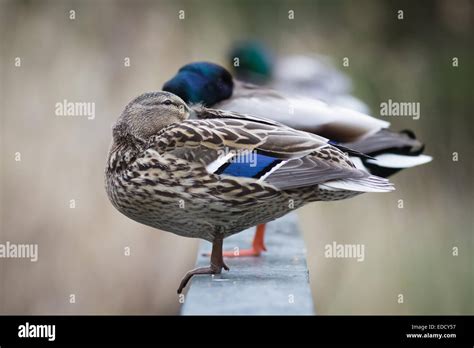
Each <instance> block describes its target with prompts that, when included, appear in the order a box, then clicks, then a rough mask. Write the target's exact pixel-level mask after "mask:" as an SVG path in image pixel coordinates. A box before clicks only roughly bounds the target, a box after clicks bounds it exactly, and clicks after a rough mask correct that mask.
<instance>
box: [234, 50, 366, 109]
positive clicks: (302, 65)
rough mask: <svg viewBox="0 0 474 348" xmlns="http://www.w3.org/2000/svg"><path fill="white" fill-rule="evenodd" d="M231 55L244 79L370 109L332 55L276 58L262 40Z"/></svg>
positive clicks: (344, 105)
mask: <svg viewBox="0 0 474 348" xmlns="http://www.w3.org/2000/svg"><path fill="white" fill-rule="evenodd" d="M228 58H229V63H230V64H229V65H230V66H231V68H232V72H233V73H234V75H235V77H236V78H237V79H238V80H240V81H244V82H250V83H254V84H257V85H264V86H267V87H270V88H273V89H275V90H278V91H283V92H286V93H294V94H296V95H299V96H305V97H310V98H316V99H319V100H322V101H324V102H326V103H329V104H334V105H339V106H343V107H345V108H348V109H352V110H356V111H360V112H362V113H368V112H369V107H368V106H367V105H366V104H365V103H364V102H363V101H361V100H360V99H358V98H356V97H354V96H353V95H352V94H351V93H352V82H351V80H350V79H349V77H348V76H347V75H345V74H343V73H342V72H341V71H340V70H338V69H337V68H336V67H335V66H334V65H333V64H332V63H331V61H330V60H329V58H328V57H325V56H322V55H318V54H311V55H288V56H282V57H275V56H274V55H273V54H272V52H270V50H269V49H268V48H267V47H266V46H265V45H264V44H263V43H261V42H258V41H241V42H237V43H236V44H235V45H234V46H233V47H232V48H231V49H230V51H229V55H228ZM236 59H238V61H236ZM236 63H238V64H236Z"/></svg>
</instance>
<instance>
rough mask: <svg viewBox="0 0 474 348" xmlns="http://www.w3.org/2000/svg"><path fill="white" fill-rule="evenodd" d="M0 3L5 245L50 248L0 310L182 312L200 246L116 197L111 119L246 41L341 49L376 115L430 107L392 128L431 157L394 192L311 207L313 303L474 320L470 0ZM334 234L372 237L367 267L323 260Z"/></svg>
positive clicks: (334, 309) (331, 308) (338, 55)
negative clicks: (455, 157)
mask: <svg viewBox="0 0 474 348" xmlns="http://www.w3.org/2000/svg"><path fill="white" fill-rule="evenodd" d="M0 4H1V5H0V6H1V10H0V28H1V31H0V35H1V45H2V46H1V53H0V55H1V71H0V73H1V86H0V88H1V90H0V91H1V94H0V95H1V98H2V100H1V105H0V107H1V130H2V133H1V134H2V137H1V175H2V176H1V187H0V189H1V197H2V199H1V231H0V243H5V242H6V241H10V242H12V243H38V244H39V261H38V262H36V263H31V262H30V261H29V260H14V259H2V260H0V313H1V314H5V313H7V314H61V313H71V314H72V313H79V314H85V313H88V314H89V313H90V314H174V313H178V311H179V306H180V304H179V302H178V298H177V297H176V294H175V290H176V285H177V284H178V282H179V280H180V279H181V276H182V275H183V274H184V273H185V272H186V271H187V270H188V269H190V268H191V267H192V266H193V264H194V260H195V254H196V248H197V241H196V240H191V239H185V238H181V237H177V236H175V235H173V234H170V233H163V232H159V231H156V230H153V229H151V228H148V227H145V226H142V225H140V224H138V223H135V222H133V221H132V220H130V219H128V218H126V217H124V216H122V215H121V214H120V213H118V212H117V211H116V210H115V209H114V208H113V207H112V205H111V204H110V203H109V202H108V199H107V197H106V194H105V191H104V188H103V168H104V164H105V158H106V153H107V150H108V146H109V144H110V140H111V131H110V128H111V124H112V123H113V122H114V121H115V120H116V118H117V117H118V115H119V114H120V112H121V111H122V109H123V107H124V106H125V105H126V103H127V102H128V101H129V100H130V99H131V98H133V97H134V96H136V95H138V94H140V93H142V92H145V91H150V90H157V89H159V88H160V87H161V86H162V84H163V82H164V81H166V80H167V79H168V78H169V77H170V76H172V75H173V74H174V73H175V72H176V70H177V69H178V68H179V67H180V66H181V65H183V64H185V63H188V62H190V61H193V60H211V61H215V62H220V63H225V62H226V61H225V59H226V53H227V50H228V48H229V46H230V45H231V44H232V43H233V42H234V41H235V40H241V39H257V40H261V41H262V42H265V43H266V44H267V45H268V46H269V47H271V49H272V50H273V51H274V52H275V53H276V54H281V55H284V54H305V53H314V52H317V53H320V54H324V55H327V56H329V57H331V58H332V59H333V61H334V64H336V65H337V66H340V67H341V69H343V70H344V72H346V73H347V74H348V75H350V76H351V77H352V78H353V80H354V85H355V95H356V96H358V97H360V98H361V99H362V100H364V101H365V102H367V103H368V104H369V106H370V107H371V108H372V110H374V113H373V114H374V115H377V114H378V110H379V105H380V103H381V102H383V101H386V100H388V99H392V100H396V101H414V102H420V103H421V118H420V119H419V120H417V121H414V120H412V119H411V118H402V117H401V118H390V121H391V122H392V127H393V128H395V129H405V128H409V129H412V130H414V131H415V132H416V134H417V135H418V136H419V138H421V139H423V140H424V141H425V142H426V144H427V148H426V153H428V154H430V155H432V156H434V158H435V159H434V161H433V162H432V163H430V164H428V165H425V166H422V167H419V168H415V169H412V170H407V171H403V172H402V173H400V174H398V175H396V176H395V177H394V178H393V181H394V183H395V184H396V187H397V191H396V192H394V193H391V194H366V195H362V196H360V197H357V198H354V199H351V200H346V201H342V202H334V203H314V204H311V205H309V206H306V207H305V208H303V209H301V210H300V217H301V227H302V229H303V230H304V236H305V240H306V243H307V249H308V262H309V267H310V277H311V283H312V287H313V294H314V301H315V304H316V309H317V312H318V313H319V314H467V313H470V314H473V313H474V304H473V302H474V301H473V298H474V296H473V279H474V272H473V271H474V269H473V261H474V260H473V254H472V250H473V247H474V244H473V227H474V220H473V198H474V192H473V176H474V175H473V174H474V171H473V166H472V158H473V147H472V134H473V124H474V122H473V118H472V110H473V107H474V105H473V104H474V102H473V100H474V98H473V86H472V81H473V77H474V66H473V61H474V49H473V45H472V39H473V34H474V28H473V26H474V24H473V23H474V2H473V1H469V0H456V1H447V0H438V1H435V0H433V1H428V0H424V1H387V0H384V1H378V0H360V1H349V0H336V1H333V0H331V1H329V0H324V1H278V0H274V1H259V2H257V1H230V0H221V1H217V0H216V1H214V0H212V1H211V0H202V1H118V0H105V1H58V0H57V1H56V0H54V1H39V0H30V1H6V0H1V1H0ZM290 9H291V10H294V11H295V19H294V20H292V21H290V20H288V16H287V13H288V10H290ZM400 9H401V10H403V11H404V20H398V19H397V11H398V10H400ZM70 10H75V11H76V19H75V20H70V19H69V11H70ZM179 10H185V16H186V19H185V20H179V19H178V11H179ZM15 57H20V58H21V60H22V66H21V67H20V68H18V67H15V66H14V59H15ZM125 57H130V59H131V66H130V67H124V64H123V62H124V58H125ZM343 57H349V59H350V66H349V67H346V68H343V67H342V58H343ZM452 57H458V58H459V67H457V68H454V67H452V64H451V61H452ZM63 99H67V100H68V101H88V102H95V103H96V118H95V119H94V120H87V119H86V118H85V117H57V116H55V114H54V110H55V109H54V105H55V103H57V102H62V100H63ZM16 152H20V153H21V158H22V160H21V162H15V161H14V154H15V153H16ZM453 152H458V153H459V161H458V162H453V161H452V154H453ZM70 199H75V200H76V202H77V203H76V204H77V206H76V208H75V209H70V208H69V200H70ZM399 199H403V200H404V209H398V207H397V204H398V200H399ZM333 241H337V242H338V243H363V244H365V248H366V259H365V261H364V262H360V263H358V262H356V261H355V260H352V259H327V258H325V257H324V246H325V245H326V244H330V243H332V242H333ZM125 247H130V248H131V255H130V256H124V248H125ZM453 247H458V248H459V256H453V255H452V248H453ZM269 252H272V251H271V250H270V251H269ZM70 294H75V296H76V303H75V304H70V303H69V295H70ZM398 294H403V295H404V303H403V304H399V303H397V295H398Z"/></svg>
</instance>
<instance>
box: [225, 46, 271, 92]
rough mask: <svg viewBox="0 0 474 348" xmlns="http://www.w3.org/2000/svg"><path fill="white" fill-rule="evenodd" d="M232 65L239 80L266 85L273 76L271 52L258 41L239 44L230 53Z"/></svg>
mask: <svg viewBox="0 0 474 348" xmlns="http://www.w3.org/2000/svg"><path fill="white" fill-rule="evenodd" d="M229 61H230V65H231V66H232V68H233V72H234V76H236V77H237V79H239V80H242V81H246V82H251V83H256V84H264V83H266V82H268V80H270V79H271V77H272V74H273V58H272V55H271V53H270V51H269V50H268V49H267V48H266V47H265V46H264V45H263V44H262V43H259V42H257V41H243V42H239V43H237V44H236V45H235V46H234V47H233V48H232V49H231V50H230V52H229Z"/></svg>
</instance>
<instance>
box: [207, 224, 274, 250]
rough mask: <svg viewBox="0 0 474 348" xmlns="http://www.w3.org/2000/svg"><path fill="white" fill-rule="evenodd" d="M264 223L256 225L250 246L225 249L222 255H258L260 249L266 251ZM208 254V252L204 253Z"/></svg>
mask: <svg viewBox="0 0 474 348" xmlns="http://www.w3.org/2000/svg"><path fill="white" fill-rule="evenodd" d="M265 226H266V225H265V224H261V225H258V226H257V230H256V231H255V235H254V237H253V242H252V247H251V248H250V249H243V250H227V251H224V252H223V255H224V257H245V256H260V254H261V253H262V251H267V248H266V247H265V243H264V239H265ZM204 255H209V254H204Z"/></svg>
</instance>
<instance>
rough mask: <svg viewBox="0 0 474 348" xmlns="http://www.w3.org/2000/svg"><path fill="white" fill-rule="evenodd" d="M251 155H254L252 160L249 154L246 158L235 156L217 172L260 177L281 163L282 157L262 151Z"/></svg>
mask: <svg viewBox="0 0 474 348" xmlns="http://www.w3.org/2000/svg"><path fill="white" fill-rule="evenodd" d="M251 155H252V156H253V157H252V159H251V160H248V157H247V156H246V157H245V158H240V157H239V156H236V157H233V158H231V159H230V160H229V161H228V162H227V163H224V164H223V165H222V166H221V167H220V168H219V169H217V171H216V172H215V173H216V174H225V175H232V176H239V177H245V178H255V179H258V178H261V177H262V176H263V175H264V174H265V173H268V172H269V171H270V170H271V169H272V168H273V167H275V166H276V165H277V164H279V163H281V160H280V159H277V158H274V157H271V156H266V155H263V154H260V153H252V154H251Z"/></svg>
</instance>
